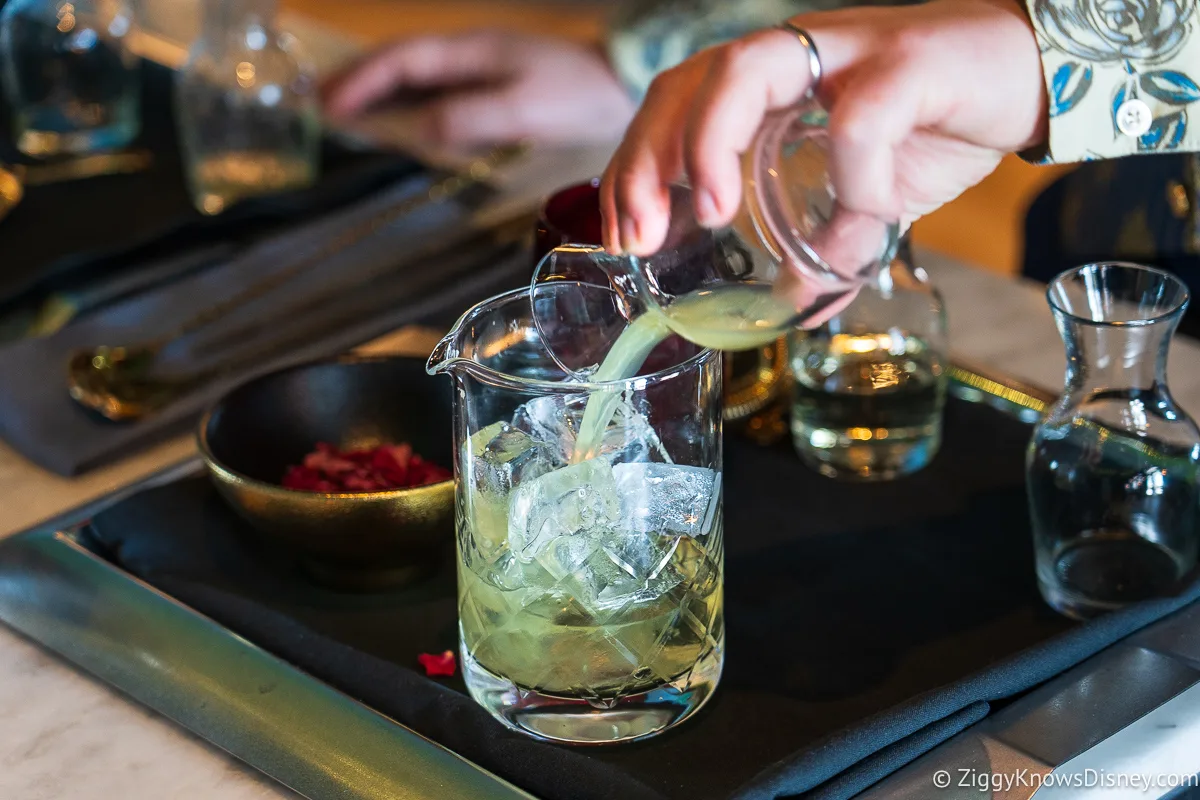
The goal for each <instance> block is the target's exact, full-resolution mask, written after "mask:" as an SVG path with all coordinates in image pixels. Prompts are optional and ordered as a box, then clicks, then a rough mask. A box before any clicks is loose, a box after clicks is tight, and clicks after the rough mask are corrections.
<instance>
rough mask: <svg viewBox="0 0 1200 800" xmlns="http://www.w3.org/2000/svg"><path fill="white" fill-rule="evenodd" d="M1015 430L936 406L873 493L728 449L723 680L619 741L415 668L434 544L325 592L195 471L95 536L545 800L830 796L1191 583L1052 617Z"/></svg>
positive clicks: (850, 790) (433, 587)
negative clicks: (555, 725) (572, 729)
mask: <svg viewBox="0 0 1200 800" xmlns="http://www.w3.org/2000/svg"><path fill="white" fill-rule="evenodd" d="M1028 435H1029V429H1028V427H1027V426H1025V425H1023V424H1022V423H1020V422H1017V421H1015V420H1013V419H1010V418H1008V417H1004V416H1002V415H1000V414H999V413H998V412H996V411H994V410H992V409H989V408H986V407H983V406H976V405H971V404H967V403H964V402H962V401H951V402H950V404H949V406H948V408H947V412H946V438H945V445H944V447H943V450H942V452H941V454H940V455H939V456H938V457H937V458H936V459H935V461H934V463H933V464H931V465H930V466H929V467H928V468H926V469H925V470H923V471H922V472H920V473H918V474H916V475H914V476H911V477H909V478H905V479H903V480H898V481H894V482H891V483H882V484H877V485H864V484H851V483H839V482H834V481H830V480H827V479H825V478H822V477H820V476H818V475H816V474H814V473H812V472H810V471H808V470H807V469H805V468H804V467H802V466H801V465H800V464H799V462H798V461H797V460H796V458H795V456H794V455H793V454H792V452H791V451H790V449H789V447H788V446H786V445H780V446H778V447H774V448H770V449H761V448H757V447H755V446H753V445H750V444H748V443H746V442H744V441H741V440H737V439H732V440H729V441H727V443H726V463H725V486H726V490H725V491H726V494H725V498H726V500H725V502H726V526H727V530H726V537H725V541H726V546H727V548H728V550H727V558H726V562H727V580H726V603H727V605H726V615H727V616H726V621H727V625H726V627H727V631H728V654H727V660H726V665H725V674H724V677H723V678H722V681H721V686H720V688H719V689H718V691H717V693H716V695H715V697H714V698H713V700H712V701H711V702H710V703H709V705H708V707H707V708H705V709H704V710H703V711H702V712H700V713H699V714H698V715H697V717H696V718H695V719H693V720H690V721H688V722H686V723H684V724H683V725H681V726H680V727H679V728H678V729H676V730H673V731H669V732H667V733H665V734H663V735H661V736H659V737H656V738H654V739H651V740H649V741H646V742H643V743H638V744H633V745H623V746H617V747H610V748H590V749H586V750H583V749H579V750H577V749H571V748H566V747H559V746H553V745H548V744H543V743H539V742H536V741H534V740H532V739H529V738H527V737H524V736H521V735H519V734H515V733H512V732H510V731H508V730H507V729H505V728H503V727H501V726H500V725H499V723H496V722H495V721H493V720H492V719H491V718H490V717H489V716H488V715H487V714H486V713H485V712H484V711H483V710H482V709H480V708H479V707H477V706H476V705H475V704H474V703H473V702H472V701H471V700H470V699H469V698H468V697H467V696H466V695H465V694H464V688H463V685H462V683H461V681H460V680H459V679H458V678H454V679H450V680H441V681H435V680H430V679H426V678H424V677H421V676H420V675H418V674H416V672H414V668H415V666H416V657H417V654H419V653H422V652H429V653H436V652H441V651H443V650H446V649H454V648H455V647H456V636H457V634H456V616H455V614H456V608H455V605H456V604H455V597H454V573H453V565H452V561H451V560H450V559H451V556H450V554H449V553H448V554H447V560H446V563H445V564H444V566H443V569H442V571H441V573H440V574H439V575H437V576H436V577H434V578H433V579H431V580H430V581H429V582H427V583H425V584H423V585H421V586H418V587H416V588H412V589H410V590H407V591H400V592H395V593H391V594H381V595H374V596H367V597H362V596H348V595H340V594H336V593H333V592H330V591H326V590H323V589H320V588H317V587H314V586H312V585H310V584H309V583H307V582H306V581H305V580H304V578H303V576H302V573H301V572H300V571H299V570H298V568H297V567H296V565H294V564H293V563H291V562H290V561H289V560H288V559H287V558H286V557H285V556H282V555H280V554H279V553H268V552H265V551H263V550H261V549H260V548H259V546H258V544H257V540H256V539H255V537H254V536H253V534H252V532H250V531H248V530H247V529H245V528H244V527H243V526H242V524H241V523H239V521H238V520H237V519H235V518H234V516H233V515H232V513H231V512H230V511H229V510H228V509H227V508H226V507H225V506H224V505H223V504H222V503H221V501H220V500H219V499H218V498H217V496H216V494H215V492H214V491H213V490H212V489H211V488H210V487H209V485H208V483H207V481H206V480H204V479H194V480H190V481H184V482H181V483H178V484H175V485H171V486H167V487H164V488H160V489H156V490H152V491H148V492H145V493H143V494H140V495H137V496H135V497H133V498H131V499H129V500H127V501H125V502H123V503H121V504H120V505H118V506H115V507H114V508H112V509H111V510H109V511H106V512H104V513H102V514H101V515H99V516H98V517H97V518H96V519H95V521H94V524H93V527H92V534H93V536H94V538H95V540H96V542H98V545H99V547H100V548H101V549H102V551H103V552H105V553H106V554H107V555H108V557H110V558H112V559H113V560H114V561H115V562H116V563H117V564H119V565H121V566H122V567H123V568H125V569H127V570H129V571H130V572H132V573H133V574H135V575H137V576H138V577H140V578H143V579H144V580H146V581H148V582H149V583H151V584H153V585H155V586H157V587H159V588H160V589H162V590H164V591H165V592H167V593H169V594H171V595H173V596H175V597H177V598H179V599H181V600H182V601H183V602H185V603H188V604H190V605H192V606H193V607H195V608H197V609H198V610H200V611H202V612H204V613H205V614H207V615H209V616H211V617H213V618H214V619H216V620H217V621H219V622H220V623H222V624H224V625H226V626H228V627H229V628H230V629H232V630H234V631H236V632H237V633H239V634H241V635H243V636H245V637H247V638H248V639H250V640H251V641H254V642H256V643H258V644H259V645H261V646H263V647H264V648H266V649H267V650H269V651H271V652H273V653H276V654H277V655H279V656H280V657H282V658H284V659H286V660H288V661H290V662H292V663H294V664H296V665H297V666H299V667H300V668H302V669H304V670H305V671H307V672H309V673H311V674H313V675H315V676H316V677H318V678H319V679H321V680H324V681H327V682H328V683H330V684H331V685H333V686H336V687H338V688H339V689H341V690H342V691H344V692H346V693H347V694H349V695H350V696H351V697H354V698H356V699H358V700H360V701H362V702H364V703H366V704H368V705H370V706H372V707H374V708H376V709H378V710H380V711H381V712H382V713H384V714H387V715H388V716H391V717H393V718H395V719H397V720H398V721H400V722H401V723H403V724H405V725H407V726H409V727H411V728H413V729H415V730H417V731H419V732H420V733H422V734H424V735H426V736H428V737H430V738H432V739H434V740H435V741H438V742H440V743H442V744H444V745H446V746H447V747H450V748H451V749H453V750H455V751H456V752H458V753H461V754H462V755H464V756H466V757H467V758H469V759H471V760H472V761H475V762H476V763H479V764H480V765H482V766H484V767H486V768H487V769H489V770H491V771H493V772H495V773H496V774H498V775H500V776H502V777H504V778H506V779H508V780H510V781H512V782H513V783H515V784H517V785H519V786H521V787H523V788H525V789H527V790H529V791H531V792H533V793H534V794H536V795H537V796H538V797H541V798H545V800H641V799H642V798H645V799H646V800H662V799H663V798H680V799H683V798H686V799H687V800H706V799H709V798H711V799H713V800H715V799H716V798H742V799H744V800H749V799H750V798H754V799H756V800H757V798H777V797H796V796H803V797H810V798H817V797H821V798H844V797H849V796H851V795H853V794H855V793H856V792H858V791H860V790H862V789H863V788H865V787H867V786H869V785H871V784H872V783H874V782H876V781H878V780H879V779H880V778H882V777H884V776H886V775H887V774H889V773H891V772H892V771H894V770H895V769H897V768H899V767H900V766H902V765H904V764H905V763H907V762H909V761H911V760H912V759H914V758H916V757H917V756H919V755H920V754H922V753H924V752H926V751H927V750H929V749H930V748H932V747H933V746H935V745H937V744H938V743H940V742H942V741H944V740H945V739H947V738H948V737H950V736H952V735H953V734H954V733H956V732H958V731H959V730H961V729H963V728H964V727H966V726H968V725H970V724H971V723H973V722H975V721H977V720H978V719H980V718H981V717H983V716H984V715H986V714H987V713H988V710H989V707H990V703H992V702H993V701H996V700H1002V699H1005V698H1010V697H1012V696H1014V695H1016V694H1018V693H1020V692H1023V691H1024V690H1026V689H1028V688H1030V687H1032V686H1034V685H1036V684H1038V683H1040V682H1042V681H1045V680H1047V679H1049V678H1051V677H1053V676H1054V675H1056V674H1058V673H1060V672H1062V671H1064V670H1065V669H1067V668H1068V667H1070V666H1072V665H1073V664H1076V663H1078V662H1079V661H1081V660H1083V659H1084V658H1086V657H1088V656H1089V655H1091V654H1093V653H1095V652H1097V651H1098V650H1100V649H1102V648H1104V647H1105V646H1107V645H1109V644H1111V643H1112V642H1114V641H1116V640H1117V639H1119V638H1121V637H1123V636H1125V635H1127V634H1129V633H1131V632H1132V631H1134V630H1136V629H1137V628H1139V627H1142V626H1143V625H1145V624H1147V623H1149V622H1151V621H1152V620H1154V619H1156V618H1158V617H1161V616H1163V615H1165V614H1167V613H1169V612H1171V611H1173V610H1175V609H1177V608H1179V607H1181V606H1182V605H1184V604H1185V603H1187V602H1189V601H1190V600H1191V599H1192V598H1193V597H1194V596H1195V595H1196V590H1195V589H1192V590H1190V592H1189V594H1187V595H1186V596H1181V597H1179V598H1175V599H1171V600H1164V601H1161V602H1154V603H1147V604H1145V605H1141V606H1137V607H1135V608H1131V609H1128V610H1126V611H1122V612H1119V613H1114V614H1111V615H1109V616H1107V617H1105V618H1103V619H1101V620H1098V621H1095V622H1092V623H1089V624H1086V625H1080V624H1076V623H1073V622H1070V621H1068V620H1066V619H1064V618H1062V617H1059V616H1058V615H1056V614H1055V613H1053V612H1052V611H1050V610H1049V609H1048V608H1047V607H1046V606H1045V605H1044V604H1043V603H1042V601H1041V599H1040V597H1039V596H1038V592H1037V588H1036V585H1035V580H1034V575H1033V556H1032V545H1031V534H1030V530H1029V523H1028V518H1027V516H1026V501H1025V490H1024V486H1023V463H1024V445H1025V442H1026V441H1027V439H1028ZM447 545H448V549H449V546H450V543H449V542H448V543H447Z"/></svg>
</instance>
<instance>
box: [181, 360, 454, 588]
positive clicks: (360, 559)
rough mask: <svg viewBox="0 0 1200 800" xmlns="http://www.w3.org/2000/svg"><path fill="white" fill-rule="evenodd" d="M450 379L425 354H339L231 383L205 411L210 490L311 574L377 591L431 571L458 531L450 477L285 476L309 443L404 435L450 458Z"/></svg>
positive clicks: (442, 459)
mask: <svg viewBox="0 0 1200 800" xmlns="http://www.w3.org/2000/svg"><path fill="white" fill-rule="evenodd" d="M450 400H451V386H450V382H449V381H444V380H438V379H437V378H434V377H431V376H429V375H427V374H426V373H425V360H424V359H417V358H407V357H383V358H342V359H337V360H331V361H322V362H316V363H310V364H303V365H300V366H296V367H290V368H287V369H284V370H281V371H279V372H274V373H271V374H268V375H264V376H262V377H259V378H256V379H254V380H251V381H250V382H248V383H246V384H243V385H242V386H240V387H238V388H237V389H234V390H233V391H232V392H230V393H229V394H228V395H226V396H225V397H224V398H223V399H221V400H220V401H218V402H217V403H216V405H214V406H213V407H212V409H210V410H209V412H208V413H207V414H206V415H205V416H204V419H203V420H201V423H200V429H199V433H198V438H199V445H200V453H201V455H202V457H203V459H204V462H205V464H206V465H207V467H208V471H209V474H210V475H211V476H212V479H213V482H214V483H215V485H216V487H217V490H218V492H219V493H220V494H221V496H222V497H223V498H224V499H225V501H226V502H227V503H228V504H229V505H230V506H231V507H232V508H233V509H234V511H236V512H237V514H238V515H239V516H240V517H242V518H243V519H244V520H245V521H246V522H248V523H249V524H250V525H251V526H252V527H253V528H254V529H255V530H256V531H258V532H259V533H260V534H262V535H263V536H265V537H266V538H267V540H268V541H269V543H270V544H271V545H272V546H278V547H283V548H287V549H289V550H291V551H294V552H295V553H296V554H297V555H298V556H299V557H300V559H301V561H302V563H303V565H304V567H305V568H306V570H307V571H308V573H309V574H310V575H311V576H312V577H313V578H314V579H316V580H317V581H319V582H321V583H324V584H327V585H331V586H334V587H337V588H342V589H351V590H364V591H369V590H376V589H382V588H388V587H392V586H396V585H401V584H405V583H409V582H411V581H413V580H416V579H418V578H419V577H421V576H422V575H424V574H427V573H428V572H429V571H430V570H431V569H432V568H433V567H434V566H436V564H437V560H438V558H440V557H444V555H445V553H446V552H447V551H448V549H449V548H450V547H451V545H452V543H453V537H454V481H453V480H446V481H442V482H440V483H435V484H430V485H427V486H419V487H412V488H407V489H390V490H386V491H377V492H360V493H320V492H307V491H299V490H295V489H287V488H284V487H283V486H282V485H281V481H282V479H283V476H284V474H285V473H286V471H287V469H288V467H289V466H290V465H293V464H299V463H301V462H302V461H303V459H304V456H305V455H306V454H308V453H310V452H312V451H313V450H314V449H315V447H316V445H317V443H319V442H328V443H329V444H333V445H335V446H337V447H338V448H340V449H342V450H356V449H362V448H369V447H374V446H376V445H379V444H400V443H402V442H407V443H408V444H410V445H412V448H413V451H414V452H416V453H418V454H419V455H420V456H421V457H422V458H424V459H425V460H427V461H431V462H433V463H435V464H438V465H439V466H442V467H445V468H446V469H451V467H452V454H451V428H450V425H451V417H450V413H451V412H450V408H451V405H450Z"/></svg>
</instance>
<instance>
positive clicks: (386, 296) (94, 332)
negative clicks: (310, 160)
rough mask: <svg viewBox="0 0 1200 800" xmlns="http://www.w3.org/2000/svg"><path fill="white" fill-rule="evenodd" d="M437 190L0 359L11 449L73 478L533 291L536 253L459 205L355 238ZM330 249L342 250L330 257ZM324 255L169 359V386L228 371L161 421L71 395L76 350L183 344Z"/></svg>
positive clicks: (352, 210) (309, 231)
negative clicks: (355, 352)
mask: <svg viewBox="0 0 1200 800" xmlns="http://www.w3.org/2000/svg"><path fill="white" fill-rule="evenodd" d="M429 180H430V179H429V178H427V177H418V178H413V179H411V180H409V181H405V182H402V183H400V184H397V185H395V186H392V187H390V188H388V189H384V190H383V191H380V192H378V193H376V194H375V195H372V196H370V197H368V198H366V199H364V200H362V201H360V202H357V203H354V204H352V205H350V206H348V207H346V208H344V209H341V210H339V211H336V212H334V213H331V214H327V215H325V216H324V217H322V218H321V219H319V220H315V221H313V222H310V223H309V224H308V225H305V226H302V227H300V228H299V229H297V230H288V231H286V232H285V233H281V234H277V235H275V236H272V237H269V238H268V239H266V240H264V241H262V242H259V243H257V244H255V245H254V246H252V247H250V248H248V249H246V250H244V251H242V252H241V253H239V254H238V255H236V256H235V257H233V258H232V259H230V260H228V261H226V262H224V263H222V264H221V265H220V266H216V267H212V268H209V269H206V270H202V271H199V272H194V273H192V274H189V275H187V276H186V277H183V278H181V279H178V280H175V281H172V282H169V283H167V284H166V285H164V286H162V287H159V288H157V289H155V290H153V291H148V292H143V293H140V294H137V295H135V296H133V297H131V298H129V299H127V300H124V301H122V302H119V303H116V304H114V305H110V306H107V307H105V308H104V309H102V310H101V311H98V312H96V313H94V314H92V315H90V316H87V317H85V318H83V319H81V320H79V321H78V322H76V323H74V324H72V325H69V326H68V327H66V328H65V329H63V330H62V331H59V332H58V333H57V334H55V335H53V336H49V337H46V338H40V339H27V340H24V341H19V342H15V343H12V344H9V345H7V346H3V347H0V359H2V360H3V362H4V365H5V368H4V370H3V371H2V372H0V438H3V439H4V440H6V441H7V442H8V443H9V444H11V445H12V446H13V447H14V448H15V449H16V450H17V451H18V452H20V453H21V454H22V455H24V456H26V457H27V458H29V459H30V460H32V461H34V462H35V463H37V464H39V465H41V466H43V467H45V468H46V469H49V470H52V471H54V472H58V473H60V474H63V475H74V474H77V473H80V472H83V471H86V470H88V469H91V468H93V467H96V466H98V465H100V464H103V463H105V462H108V461H111V460H113V459H116V458H118V457H120V456H122V455H127V454H129V453H131V452H133V451H135V450H137V449H139V448H142V447H145V446H148V445H150V444H153V443H154V442H157V441H160V440H162V439H163V438H165V437H168V436H171V435H175V434H177V433H179V432H181V431H183V430H186V429H187V427H188V426H189V425H190V424H192V423H193V422H194V421H195V419H196V418H197V416H198V415H199V414H200V413H201V411H202V410H203V409H204V407H205V406H206V405H208V404H209V403H211V402H213V401H214V400H215V399H216V398H217V397H219V396H221V395H222V394H223V393H224V392H226V391H228V390H229V389H230V388H231V387H232V386H234V385H236V384H237V383H240V382H242V381H244V380H246V379H247V378H248V377H250V376H253V375H255V374H260V373H262V372H265V371H268V370H271V369H275V368H278V367H280V366H283V365H286V364H291V363H296V362H298V361H303V360H307V359H311V358H317V357H322V356H328V355H332V354H335V353H339V352H342V351H344V350H347V349H349V348H351V347H353V346H355V345H357V344H360V343H362V342H365V341H368V340H370V339H372V338H375V337H377V336H379V335H381V334H383V333H386V332H387V331H390V330H394V329H395V328H398V327H400V326H402V325H405V324H411V323H419V322H424V321H427V320H429V319H430V318H431V317H435V316H436V317H439V318H440V319H442V320H444V319H446V318H447V317H450V318H453V316H454V315H456V314H458V313H461V311H462V310H463V309H464V308H466V307H468V306H469V305H470V304H472V303H474V302H476V301H478V300H480V299H483V298H485V297H487V296H489V295H490V294H494V293H496V292H498V291H501V290H503V289H509V288H512V287H514V286H518V285H520V284H521V283H522V282H523V281H525V280H528V274H529V257H528V253H527V252H525V251H524V250H523V249H521V248H517V247H514V246H512V245H497V244H494V243H493V242H492V241H491V240H480V239H479V238H478V237H479V234H478V232H477V231H476V230H475V229H474V228H473V227H472V223H471V221H470V220H471V217H472V210H471V207H470V206H469V205H464V204H462V203H459V202H452V201H441V202H438V203H434V204H426V205H423V206H422V207H421V208H420V209H419V210H417V211H414V212H412V213H409V214H406V215H404V216H403V217H402V218H400V219H397V220H395V221H393V222H391V223H389V224H387V225H384V226H382V227H380V228H379V229H377V230H376V231H375V232H373V233H371V234H370V235H368V236H366V237H365V238H362V239H358V240H356V241H354V242H348V241H347V240H346V236H345V234H346V233H347V231H353V230H356V229H358V228H360V227H361V226H362V223H363V222H364V221H370V220H372V219H375V218H376V217H377V215H378V214H379V213H380V212H381V211H385V210H386V209H389V208H393V207H394V206H395V205H396V204H397V203H400V202H403V201H404V200H405V199H406V198H410V197H414V196H415V197H420V196H423V195H424V194H425V193H426V191H427V189H428V187H429ZM330 242H342V243H343V245H342V246H340V247H339V248H337V249H336V251H332V250H331V249H330V246H329V243H330ZM314 254H316V255H317V256H320V257H319V258H316V262H317V263H315V264H312V265H311V266H309V267H307V268H306V269H304V270H302V272H301V274H299V275H298V276H295V277H293V278H292V279H291V280H289V281H287V282H286V283H285V284H284V285H283V286H281V287H279V288H278V289H276V290H275V291H272V292H270V293H268V294H266V295H265V296H263V297H261V298H258V299H256V300H255V301H254V302H251V303H248V304H246V305H244V306H241V307H239V308H238V309H237V310H236V311H234V312H232V313H229V314H228V315H225V316H222V317H221V318H220V319H219V321H217V322H214V323H213V324H211V325H209V326H206V327H204V328H203V329H201V330H199V331H198V332H196V333H194V334H191V335H189V336H187V337H184V338H182V339H180V340H179V341H177V342H176V343H174V344H172V345H171V346H170V347H168V348H167V349H166V350H164V351H163V352H162V354H161V357H160V359H159V360H158V363H157V366H156V373H157V374H160V375H162V376H168V377H176V378H178V377H179V376H181V375H188V374H190V373H192V372H193V371H195V370H208V369H213V368H220V369H222V370H224V371H223V372H221V373H220V374H219V375H218V376H216V377H214V378H213V379H212V380H209V381H206V382H205V383H203V384H202V385H200V386H198V387H197V388H196V389H195V391H192V392H191V393H189V394H186V395H185V396H183V397H182V398H180V399H179V400H178V401H177V402H174V403H173V404H171V405H168V406H167V407H165V408H164V409H162V410H161V411H159V412H156V413H155V414H154V415H153V416H150V417H148V418H146V419H143V420H139V421H137V422H122V423H115V422H110V421H108V420H104V419H101V418H100V417H98V416H97V415H95V414H93V413H92V412H90V411H87V410H85V409H83V408H81V407H80V406H78V405H76V404H75V402H74V401H72V400H71V398H70V397H69V396H68V393H67V384H66V364H67V361H68V359H69V358H70V355H71V354H72V353H73V352H74V351H76V350H77V349H80V348H85V347H94V346H96V345H101V344H108V345H122V344H136V343H139V342H143V341H146V340H147V339H154V338H155V337H158V336H173V335H174V333H175V332H176V331H178V329H179V325H180V323H181V322H182V321H184V320H187V319H189V318H191V317H192V316H193V315H194V314H196V313H197V312H199V311H202V310H205V309H208V308H211V307H212V305H213V304H214V303H215V302H217V301H219V300H221V299H223V298H227V297H230V296H235V295H236V294H237V293H238V292H239V291H240V290H243V289H244V288H245V287H247V286H250V285H254V284H255V283H257V282H258V281H260V280H262V279H263V278H264V277H265V276H267V275H270V274H271V273H272V272H277V271H280V270H286V269H288V268H289V267H290V266H291V265H293V264H296V263H297V262H301V263H304V262H306V261H308V260H311V259H313V258H314Z"/></svg>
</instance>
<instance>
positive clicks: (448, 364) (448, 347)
mask: <svg viewBox="0 0 1200 800" xmlns="http://www.w3.org/2000/svg"><path fill="white" fill-rule="evenodd" d="M460 335H461V331H460V330H459V326H458V325H455V326H454V328H453V329H451V331H450V332H449V333H447V334H446V335H445V336H443V337H442V340H441V341H440V342H438V343H437V344H436V345H434V348H433V352H431V353H430V354H429V360H428V361H426V362H425V372H427V373H428V374H430V375H441V374H442V373H444V372H449V373H453V371H454V364H455V362H456V361H459V360H461V358H460V356H459V354H458V351H459V349H460V348H459V343H458V340H459V337H460Z"/></svg>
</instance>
